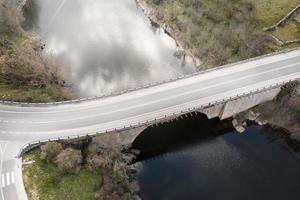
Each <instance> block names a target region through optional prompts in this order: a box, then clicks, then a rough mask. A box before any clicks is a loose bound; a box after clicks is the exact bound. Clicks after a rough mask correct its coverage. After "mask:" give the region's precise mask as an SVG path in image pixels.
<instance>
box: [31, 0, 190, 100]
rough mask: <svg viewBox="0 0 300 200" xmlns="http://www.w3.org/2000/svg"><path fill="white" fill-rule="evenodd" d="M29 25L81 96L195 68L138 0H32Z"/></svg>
mask: <svg viewBox="0 0 300 200" xmlns="http://www.w3.org/2000/svg"><path fill="white" fill-rule="evenodd" d="M25 16H26V17H27V21H26V23H25V24H26V25H27V27H30V28H33V30H34V32H35V33H37V35H38V36H39V37H40V38H41V40H42V41H43V42H44V43H45V44H46V51H47V52H48V53H51V54H54V55H55V56H57V57H59V58H60V60H61V61H63V64H62V65H63V66H64V68H65V69H67V70H66V74H69V78H70V80H71V81H72V82H73V85H74V86H75V87H76V88H77V89H78V90H79V93H80V94H81V95H82V96H91V95H101V94H107V93H110V92H113V91H119V90H124V89H128V88H134V87H136V86H141V85H145V84H149V83H154V82H157V81H163V80H168V79H171V78H175V77H178V76H181V75H183V74H188V73H192V72H194V71H195V69H194V65H193V63H192V61H191V60H190V59H189V58H186V59H185V60H184V59H183V58H181V59H178V58H176V57H175V56H174V53H175V52H176V43H175V41H174V40H173V39H172V38H170V37H169V36H168V35H167V34H165V33H164V32H163V31H162V30H161V29H156V28H153V27H152V26H151V23H150V21H149V20H148V18H147V17H146V16H144V14H143V12H142V11H141V10H140V9H139V8H138V6H137V5H136V2H135V1H134V0H29V1H28V5H27V8H26V9H25Z"/></svg>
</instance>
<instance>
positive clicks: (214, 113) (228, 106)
mask: <svg viewBox="0 0 300 200" xmlns="http://www.w3.org/2000/svg"><path fill="white" fill-rule="evenodd" d="M292 81H294V80H289V81H282V82H279V83H277V84H273V85H269V86H266V87H263V88H260V89H256V90H252V91H248V92H245V93H243V94H239V95H235V96H232V97H229V98H224V99H222V100H220V101H214V102H211V103H207V104H204V105H200V106H198V107H192V108H187V109H182V110H181V111H179V112H174V113H171V114H169V115H162V116H160V117H156V118H153V119H151V120H146V121H141V122H138V123H132V124H128V125H126V126H119V127H116V128H114V129H107V130H104V131H102V132H91V133H84V134H75V135H69V136H64V137H56V138H49V139H48V138H47V139H42V140H38V141H32V142H29V143H27V144H25V145H24V146H23V147H22V148H21V149H20V151H19V153H18V155H17V157H20V156H22V154H23V153H25V152H27V151H29V150H30V149H32V148H35V147H37V146H39V145H41V144H43V143H45V142H53V141H64V140H72V139H83V138H86V137H89V136H94V135H97V134H106V135H107V134H116V133H117V134H119V133H120V132H122V131H126V130H132V129H137V128H141V127H148V126H153V125H155V124H159V123H163V122H165V121H170V120H173V119H176V118H178V117H180V116H183V115H187V114H190V113H198V112H201V113H204V114H206V115H207V116H208V118H215V117H219V118H220V119H226V118H229V117H232V116H233V115H235V114H237V113H239V112H242V111H245V110H247V109H249V108H251V107H254V106H256V105H258V104H260V103H263V102H265V101H269V100H272V99H273V98H274V97H276V96H277V94H278V93H279V91H280V87H281V86H283V85H285V84H287V83H289V82H292ZM266 92H267V93H268V94H266ZM245 99H246V102H245V103H241V101H245ZM254 99H256V100H254ZM253 100H254V101H253ZM237 101H239V103H240V104H241V105H242V106H238V107H237V106H236V102H237ZM131 137H132V138H131V139H130V138H127V139H126V140H128V141H133V138H135V137H137V134H131Z"/></svg>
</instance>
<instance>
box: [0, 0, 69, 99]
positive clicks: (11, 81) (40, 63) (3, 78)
mask: <svg viewBox="0 0 300 200" xmlns="http://www.w3.org/2000/svg"><path fill="white" fill-rule="evenodd" d="M0 15H1V17H0V99H1V100H13V101H26V102H49V101H61V100H66V99H70V93H69V92H68V90H67V89H66V87H65V82H64V80H63V77H62V75H61V72H60V70H59V67H58V62H57V61H56V60H55V58H51V57H50V56H49V57H47V58H44V57H42V56H41V50H42V47H41V44H39V43H38V42H36V41H35V40H33V39H32V38H31V37H30V36H29V35H28V34H27V33H26V32H24V30H23V29H22V28H21V27H20V25H19V20H21V19H22V16H20V13H19V12H18V11H17V9H16V8H15V6H13V5H12V6H9V5H4V3H3V1H2V0H1V2H0Z"/></svg>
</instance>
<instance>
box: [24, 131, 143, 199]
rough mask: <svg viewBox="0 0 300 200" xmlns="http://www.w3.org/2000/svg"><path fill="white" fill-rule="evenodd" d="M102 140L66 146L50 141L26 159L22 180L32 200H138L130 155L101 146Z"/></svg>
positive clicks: (79, 142)
mask: <svg viewBox="0 0 300 200" xmlns="http://www.w3.org/2000/svg"><path fill="white" fill-rule="evenodd" d="M102 144H103V142H102V138H101V137H94V138H92V139H90V138H88V139H85V140H76V141H75V140H74V141H72V142H71V141H69V142H64V143H58V142H48V143H46V144H44V145H42V146H41V147H40V149H36V150H33V151H31V152H29V153H27V154H25V155H24V156H23V160H24V161H34V163H32V164H28V165H24V168H23V180H24V184H25V188H26V191H27V194H28V196H29V200H38V199H39V200H51V199H53V200H68V199H70V200H71V199H72V200H89V199H97V200H113V199H116V200H117V199H124V200H131V199H136V196H135V193H136V192H137V190H138V187H137V186H136V185H137V183H136V182H135V181H133V180H131V182H129V180H128V178H126V177H128V176H129V174H127V165H128V163H130V162H131V161H132V158H133V157H132V156H130V155H131V154H127V153H125V152H122V149H119V148H109V147H105V148H104V147H103V146H101V145H102Z"/></svg>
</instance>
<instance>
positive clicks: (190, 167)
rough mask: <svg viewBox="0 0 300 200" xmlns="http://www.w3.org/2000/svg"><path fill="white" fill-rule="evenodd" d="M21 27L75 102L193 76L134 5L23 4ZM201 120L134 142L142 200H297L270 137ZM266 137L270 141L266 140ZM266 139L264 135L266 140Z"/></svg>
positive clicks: (297, 190) (296, 187)
mask: <svg viewBox="0 0 300 200" xmlns="http://www.w3.org/2000/svg"><path fill="white" fill-rule="evenodd" d="M24 13H25V17H26V20H25V22H24V23H23V26H24V27H25V28H27V29H30V30H33V32H34V34H36V35H38V37H39V38H40V39H41V41H42V42H43V43H45V44H46V49H45V53H46V54H53V55H55V56H56V57H57V58H58V59H59V61H60V62H61V64H62V66H63V70H64V71H65V72H66V74H68V77H67V78H68V79H69V80H70V82H72V83H73V88H74V90H75V91H76V92H77V94H78V96H80V97H87V96H94V95H96V96H99V95H103V94H108V93H111V92H116V91H120V90H125V89H128V88H134V87H137V86H142V85H145V84H149V83H153V82H157V81H163V80H168V79H171V78H176V77H178V76H181V75H184V74H189V73H192V72H195V67H194V65H193V63H192V61H191V59H190V58H186V59H185V60H184V59H183V58H177V57H175V56H174V54H175V52H176V43H175V41H174V40H173V39H172V38H170V37H169V36H168V35H167V34H165V33H164V31H163V30H161V29H157V28H154V27H152V25H151V23H150V21H149V20H148V19H147V17H145V16H144V14H143V12H142V11H141V10H140V9H139V8H138V6H137V5H136V3H135V1H134V0H28V2H27V6H26V7H25V9H24ZM229 124H230V122H229V121H219V120H217V119H213V120H207V119H206V118H205V117H204V116H203V115H198V116H197V117H190V118H185V119H183V120H179V121H176V122H174V123H170V124H164V125H161V126H159V127H153V128H148V129H146V130H145V131H144V132H143V133H142V134H141V135H140V136H139V137H138V138H137V139H136V141H135V142H134V144H133V146H134V148H137V149H140V150H141V155H140V156H139V157H138V158H137V161H138V162H140V163H141V165H142V170H141V172H140V173H139V175H138V180H139V183H140V188H141V190H140V195H141V197H142V198H143V199H145V200H167V199H170V200H182V199H188V200H194V199H195V200H198V199H203V200H210V199H213V200H218V199H220V200H227V199H228V200H234V199H238V200H239V199H243V200H248V199H249V200H254V199H255V200H257V199H263V200H267V199H272V200H276V199H278V200H282V199H287V200H298V199H299V197H300V181H299V180H300V160H299V158H298V157H297V156H296V154H295V153H294V152H293V151H291V150H290V149H289V148H288V147H287V145H286V144H285V142H284V141H282V140H281V139H280V138H275V139H274V138H272V140H271V139H270V138H269V136H270V134H271V135H272V130H271V131H270V130H268V129H266V128H265V127H260V126H257V125H252V126H250V127H248V128H247V130H246V132H245V133H244V134H238V133H237V132H235V131H234V129H233V127H232V126H231V125H229ZM270 132H271V133H270ZM267 133H268V134H267Z"/></svg>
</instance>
